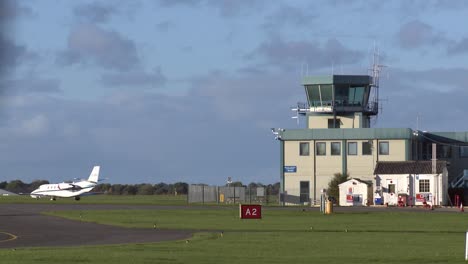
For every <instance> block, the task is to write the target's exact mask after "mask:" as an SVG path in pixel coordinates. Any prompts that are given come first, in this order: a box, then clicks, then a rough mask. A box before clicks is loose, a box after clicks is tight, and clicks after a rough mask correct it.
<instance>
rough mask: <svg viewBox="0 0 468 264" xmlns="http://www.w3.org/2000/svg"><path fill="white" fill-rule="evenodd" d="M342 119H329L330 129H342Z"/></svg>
mask: <svg viewBox="0 0 468 264" xmlns="http://www.w3.org/2000/svg"><path fill="white" fill-rule="evenodd" d="M340 124H341V121H340V119H333V118H332V119H328V128H340V127H341V126H340Z"/></svg>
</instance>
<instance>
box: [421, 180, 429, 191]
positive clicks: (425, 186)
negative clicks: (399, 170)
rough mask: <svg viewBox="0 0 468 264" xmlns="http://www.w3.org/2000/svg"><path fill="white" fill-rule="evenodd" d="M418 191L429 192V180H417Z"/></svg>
mask: <svg viewBox="0 0 468 264" xmlns="http://www.w3.org/2000/svg"><path fill="white" fill-rule="evenodd" d="M419 192H430V189H429V180H419Z"/></svg>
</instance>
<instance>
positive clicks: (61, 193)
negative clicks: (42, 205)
mask: <svg viewBox="0 0 468 264" xmlns="http://www.w3.org/2000/svg"><path fill="white" fill-rule="evenodd" d="M99 168H100V167H99V166H94V168H93V171H91V174H90V175H89V178H88V179H87V180H80V181H77V182H72V183H68V182H62V183H58V184H43V185H41V186H39V188H37V189H36V190H34V191H33V192H32V193H31V194H30V195H31V197H32V198H36V199H39V198H41V197H50V199H51V200H55V199H56V198H57V197H63V198H70V197H75V200H77V201H78V200H80V195H84V194H86V193H89V192H90V191H91V190H92V189H93V188H94V186H96V185H97V183H98V181H99Z"/></svg>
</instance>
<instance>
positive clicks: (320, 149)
mask: <svg viewBox="0 0 468 264" xmlns="http://www.w3.org/2000/svg"><path fill="white" fill-rule="evenodd" d="M316 149H317V152H316V153H317V156H325V155H327V144H326V143H325V142H317V143H316Z"/></svg>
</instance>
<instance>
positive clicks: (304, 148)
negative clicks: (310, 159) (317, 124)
mask: <svg viewBox="0 0 468 264" xmlns="http://www.w3.org/2000/svg"><path fill="white" fill-rule="evenodd" d="M299 155H300V156H309V142H301V143H299Z"/></svg>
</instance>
